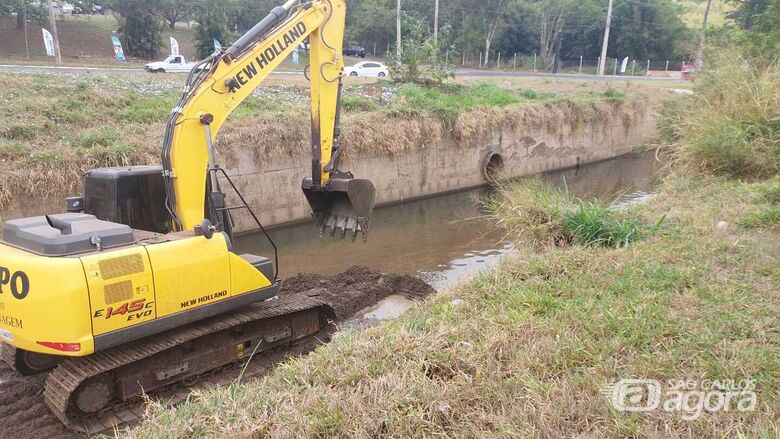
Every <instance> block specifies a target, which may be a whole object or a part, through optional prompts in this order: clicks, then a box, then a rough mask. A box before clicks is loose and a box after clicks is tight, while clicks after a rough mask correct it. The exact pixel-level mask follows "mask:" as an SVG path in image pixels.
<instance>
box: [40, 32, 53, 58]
mask: <svg viewBox="0 0 780 439" xmlns="http://www.w3.org/2000/svg"><path fill="white" fill-rule="evenodd" d="M41 30H42V31H43V44H44V45H45V46H46V55H49V56H54V37H53V36H52V35H51V32H49V31H47V30H46V29H43V28H42V29H41Z"/></svg>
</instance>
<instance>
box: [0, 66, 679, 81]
mask: <svg viewBox="0 0 780 439" xmlns="http://www.w3.org/2000/svg"><path fill="white" fill-rule="evenodd" d="M0 72H10V73H103V74H109V75H138V74H145V73H144V71H143V69H141V68H118V67H52V66H24V65H8V64H0ZM273 75H281V76H296V75H303V73H302V72H273ZM456 76H458V77H467V78H468V77H475V78H490V77H517V78H557V79H575V80H584V81H626V80H631V81H656V82H679V81H680V79H679V78H649V77H646V76H632V77H628V78H627V77H624V76H597V75H575V74H570V73H559V74H555V75H554V74H552V73H531V72H507V71H501V72H499V71H495V70H477V69H458V70H457V71H456Z"/></svg>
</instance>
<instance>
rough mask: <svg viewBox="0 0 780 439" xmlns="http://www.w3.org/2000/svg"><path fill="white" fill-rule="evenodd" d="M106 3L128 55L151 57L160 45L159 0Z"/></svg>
mask: <svg viewBox="0 0 780 439" xmlns="http://www.w3.org/2000/svg"><path fill="white" fill-rule="evenodd" d="M107 5H108V6H109V7H110V8H111V10H112V11H113V12H114V15H115V16H116V18H117V21H118V22H119V29H118V30H117V32H118V33H119V36H120V37H121V38H122V45H123V46H124V48H125V52H126V53H128V54H129V55H133V56H137V57H140V58H146V59H152V58H156V57H157V49H159V48H160V46H162V38H161V32H162V26H161V24H162V23H161V19H160V10H161V6H162V5H161V0H111V1H109V2H107Z"/></svg>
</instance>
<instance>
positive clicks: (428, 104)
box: [398, 83, 521, 123]
mask: <svg viewBox="0 0 780 439" xmlns="http://www.w3.org/2000/svg"><path fill="white" fill-rule="evenodd" d="M398 95H399V96H400V98H401V99H402V101H401V102H399V103H398V105H400V106H401V107H403V108H404V109H406V110H407V111H414V112H430V113H432V114H434V115H435V116H437V117H438V118H440V119H441V120H443V121H445V122H448V123H451V122H453V121H454V120H455V119H456V118H457V117H458V116H459V115H460V114H461V113H462V112H465V111H468V110H473V109H475V108H479V107H506V106H508V105H512V104H517V103H520V102H521V99H520V97H518V96H517V95H515V94H513V93H512V92H510V91H508V90H506V89H503V88H500V87H498V86H495V85H493V84H488V83H480V84H476V85H474V86H461V85H455V84H450V85H442V86H436V87H426V86H421V85H418V84H402V85H400V86H399V87H398Z"/></svg>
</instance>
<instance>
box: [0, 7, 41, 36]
mask: <svg viewBox="0 0 780 439" xmlns="http://www.w3.org/2000/svg"><path fill="white" fill-rule="evenodd" d="M10 16H16V29H17V30H22V29H24V21H25V20H32V21H34V22H36V23H38V24H39V25H41V27H45V25H46V20H47V18H46V17H47V12H46V8H45V7H44V5H43V3H41V2H40V1H36V0H0V17H10Z"/></svg>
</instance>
